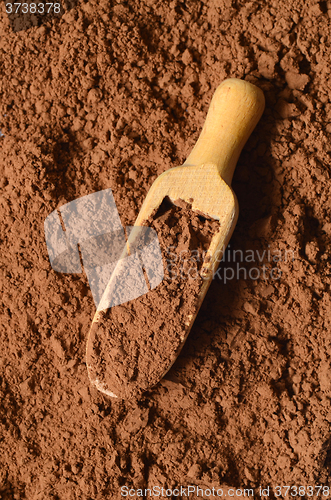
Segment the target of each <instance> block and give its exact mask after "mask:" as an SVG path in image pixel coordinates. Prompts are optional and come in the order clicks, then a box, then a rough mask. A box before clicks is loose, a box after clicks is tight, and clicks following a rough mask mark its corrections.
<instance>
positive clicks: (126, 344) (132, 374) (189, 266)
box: [86, 200, 220, 399]
mask: <svg viewBox="0 0 331 500" xmlns="http://www.w3.org/2000/svg"><path fill="white" fill-rule="evenodd" d="M177 203H178V204H179V206H177ZM191 208H192V206H191V205H189V204H188V203H185V202H184V201H182V200H178V201H177V202H176V205H172V204H171V203H169V202H167V201H166V200H165V201H164V202H163V203H162V204H161V206H160V207H159V209H158V210H157V211H155V212H156V213H154V215H152V216H151V217H150V218H149V219H148V220H147V221H146V225H147V226H150V227H152V228H153V229H154V230H155V231H156V233H157V235H158V239H159V243H160V248H161V251H162V261H163V268H164V278H163V281H162V282H161V283H160V285H158V286H157V287H156V288H154V289H153V290H150V291H149V293H147V294H145V295H142V296H141V297H139V298H137V299H134V300H131V301H129V302H126V303H124V304H121V305H118V306H115V307H112V308H110V309H108V310H105V311H101V312H100V313H98V314H99V315H98V321H96V322H94V323H93V326H92V329H91V332H90V336H89V342H88V347H87V360H86V363H87V364H88V365H89V367H90V368H89V370H90V378H91V380H92V381H93V380H98V383H101V384H102V386H103V388H104V389H105V390H107V391H110V392H112V393H113V394H115V395H116V396H117V397H120V398H128V399H132V398H137V397H138V396H140V394H141V393H142V392H143V391H146V390H147V389H149V388H152V387H153V386H154V385H156V383H157V382H159V380H160V379H161V378H162V377H163V375H164V374H165V372H166V371H168V369H169V368H170V366H171V364H172V363H173V361H174V359H175V358H176V355H177V354H178V352H179V351H180V349H181V348H182V345H183V339H184V337H186V336H187V333H186V332H187V324H186V323H187V322H188V323H190V317H191V318H192V315H194V314H196V312H197V310H198V307H200V304H201V300H200V301H199V294H200V292H201V287H202V284H203V279H202V277H201V275H200V272H201V268H202V264H203V261H204V258H205V255H206V253H207V250H208V248H209V246H210V242H211V239H212V237H213V236H214V235H215V234H216V233H217V231H218V230H219V227H220V224H219V222H218V221H217V220H211V219H208V218H207V219H206V218H204V217H201V216H199V215H198V214H197V213H196V212H193V211H192V209H191Z"/></svg>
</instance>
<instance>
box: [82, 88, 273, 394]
mask: <svg viewBox="0 0 331 500" xmlns="http://www.w3.org/2000/svg"><path fill="white" fill-rule="evenodd" d="M263 110H264V96H263V93H262V91H261V90H260V89H259V88H257V87H255V86H254V85H252V84H250V83H248V82H246V81H244V80H237V79H229V80H225V81H224V82H223V83H222V84H221V85H220V86H219V87H218V88H217V90H216V92H215V94H214V96H213V99H212V101H211V105H210V108H209V111H208V115H207V118H206V122H205V124H204V127H203V129H202V132H201V135H200V137H199V139H198V142H197V143H196V145H195V147H194V148H193V150H192V152H191V154H190V155H189V157H188V158H187V160H186V161H185V163H184V164H183V165H182V166H180V167H175V168H172V169H170V170H168V171H166V172H164V173H163V174H162V175H160V176H159V177H158V178H157V179H156V181H155V182H154V184H153V185H152V187H151V188H150V190H149V192H148V194H147V197H146V199H145V201H144V203H143V205H142V208H141V210H140V213H139V215H138V218H137V220H136V222H135V226H142V225H143V224H144V222H145V221H146V220H147V219H148V218H149V217H150V216H151V215H152V213H153V212H155V210H156V209H157V208H158V207H159V206H160V205H161V203H162V201H163V200H164V198H166V197H168V198H169V199H170V200H171V201H172V202H175V200H178V199H181V200H184V201H186V202H188V203H190V204H191V205H192V210H194V211H198V212H200V213H203V214H206V215H207V216H209V217H210V218H214V219H217V220H218V221H219V223H220V227H219V230H218V231H217V233H216V234H214V236H213V237H212V239H211V243H210V247H209V249H208V251H207V255H206V257H205V259H204V262H203V266H202V276H203V278H204V280H203V284H202V286H201V290H200V294H199V297H198V301H197V307H196V308H195V310H194V311H192V312H191V313H190V314H189V315H188V317H187V321H185V325H186V329H185V331H183V332H181V333H180V340H181V343H182V344H181V347H182V346H183V344H184V342H185V340H186V338H187V336H188V334H189V332H190V330H191V328H192V325H193V323H194V320H195V318H196V316H197V313H198V311H199V308H200V306H201V304H202V301H203V299H204V297H205V295H206V292H207V290H208V287H209V285H210V283H211V280H212V276H213V273H214V272H215V271H216V268H217V266H218V264H219V261H220V258H221V256H222V252H223V251H224V249H225V247H226V245H227V244H228V242H229V240H230V237H231V235H232V232H233V230H234V227H235V224H236V222H237V218H238V203H237V199H236V196H235V194H234V193H233V191H232V189H231V187H230V184H231V180H232V176H233V172H234V169H235V166H236V163H237V160H238V158H239V155H240V153H241V150H242V148H243V146H244V144H245V143H246V141H247V139H248V137H249V135H250V134H251V132H252V131H253V129H254V127H255V126H256V124H257V123H258V121H259V119H260V117H261V115H262V113H263ZM130 236H131V235H130ZM129 242H130V238H129ZM120 263H121V261H119V263H118V265H119V266H120V265H121V264H120ZM115 274H116V269H115V271H114V273H113V275H115ZM110 281H112V279H111V280H110ZM105 294H107V289H106V291H105V293H104V295H105ZM103 312H104V311H100V310H98V311H97V312H96V314H95V317H94V319H93V322H92V326H91V330H90V333H89V338H88V342H87V369H88V374H89V378H90V380H91V382H92V384H93V385H94V386H96V388H97V389H99V390H100V391H101V392H103V393H105V394H107V395H108V396H112V397H123V394H121V391H120V390H119V389H118V384H117V389H116V388H114V387H112V382H111V381H110V380H107V377H105V376H104V373H103V376H100V367H99V366H98V367H97V366H96V360H98V356H100V352H101V351H102V348H101V347H100V342H102V334H103V332H102V327H103V325H102V319H101V318H102V313H103ZM100 332H101V333H100ZM96 335H98V342H96V340H95V339H96ZM100 338H101V341H100ZM179 352H180V349H178V348H177V349H176V350H175V351H174V352H173V353H170V356H169V357H168V364H167V366H160V367H159V372H158V380H160V379H161V378H162V377H163V375H164V374H165V373H166V372H167V371H168V370H169V369H170V367H171V366H172V364H173V363H174V361H175V360H176V358H177V356H178V353H179ZM169 360H170V361H169ZM109 368H110V369H111V367H109ZM148 388H149V387H144V390H147V389H148ZM124 397H125V396H124Z"/></svg>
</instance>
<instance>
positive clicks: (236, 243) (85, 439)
mask: <svg viewBox="0 0 331 500" xmlns="http://www.w3.org/2000/svg"><path fill="white" fill-rule="evenodd" d="M330 30H331V8H330V3H329V2H328V1H318V0H295V1H294V0H279V1H275V0H266V1H265V2H263V3H262V2H259V1H255V0H252V1H249V2H247V1H242V0H238V1H229V0H219V1H217V2H215V1H212V0H186V1H185V2H184V1H181V0H173V1H171V2H164V1H162V2H161V1H158V0H155V1H151V0H142V1H139V2H133V1H132V2H125V1H124V0H123V1H117V0H111V1H105V0H98V1H95V0H89V1H87V2H84V1H79V2H77V6H76V7H74V8H73V9H71V10H70V11H67V12H66V13H65V14H63V16H62V17H61V19H52V20H49V19H48V18H47V17H45V18H44V22H43V25H42V26H40V27H35V28H30V29H29V30H27V31H19V32H17V33H14V32H13V30H12V28H11V25H10V21H9V19H8V17H7V14H6V13H5V7H4V5H3V4H2V8H1V9H0V67H1V78H0V95H1V99H0V130H1V132H2V133H3V134H4V136H2V137H1V138H0V189H1V192H0V214H1V223H0V240H1V252H0V287H1V293H0V311H1V321H0V345H1V350H0V495H1V496H2V497H3V498H4V499H5V500H13V499H14V500H21V499H28V500H44V499H45V498H46V499H52V500H55V499H59V498H60V499H61V500H62V499H65V500H77V499H79V500H91V499H97V500H99V499H104V498H107V499H109V498H112V499H113V498H114V499H116V500H119V499H120V498H123V497H121V494H120V489H121V486H122V485H128V486H129V487H132V488H138V487H144V488H145V487H146V488H147V487H153V486H154V485H160V486H163V487H169V488H170V487H175V486H176V485H183V486H185V485H187V484H193V485H200V486H204V487H209V488H212V487H214V486H215V487H221V486H222V485H228V486H234V487H238V488H244V487H253V488H255V489H256V488H258V487H259V485H260V484H261V485H264V486H268V485H269V486H270V488H271V487H274V486H276V485H289V484H296V485H302V484H303V485H309V484H310V485H315V484H316V485H317V484H324V485H326V486H327V485H328V484H330V468H331V411H330V398H331V377H330V373H331V356H330V352H331V334H330V331H331V182H330V158H331V147H330V144H331V73H330V71H331V68H330V60H331V44H330ZM227 77H237V78H243V79H247V80H249V81H251V82H252V83H255V84H256V85H257V86H259V87H260V88H261V89H262V90H263V91H264V94H265V97H266V110H265V113H264V115H263V117H262V119H261V121H260V122H259V124H258V126H257V127H256V129H255V130H254V132H253V134H252V136H251V138H250V139H249V141H248V143H247V144H246V146H245V148H244V150H243V152H242V154H241V157H240V159H239V162H238V165H237V167H236V171H235V174H234V178H233V190H234V192H235V193H236V195H237V197H238V201H239V207H240V215H239V219H238V223H237V226H236V229H235V231H234V233H233V236H232V239H231V241H230V246H228V250H227V251H226V259H225V261H224V262H223V263H221V265H220V268H219V273H218V275H215V279H214V280H213V281H212V284H211V287H210V289H209V291H208V293H207V295H206V298H205V300H204V302H203V304H202V306H201V309H200V312H199V314H198V317H197V319H196V321H195V323H194V326H193V328H192V331H191V333H190V335H189V338H188V339H187V341H186V343H185V346H184V348H183V350H182V352H181V353H180V355H179V357H178V359H177V361H176V363H175V364H174V366H173V368H172V369H171V370H170V372H169V374H168V375H167V379H164V380H163V381H162V382H161V383H160V384H157V385H156V386H155V388H154V389H153V391H150V392H149V393H148V394H147V395H146V396H145V395H142V397H141V399H140V400H139V401H138V402H134V403H133V402H130V403H128V402H125V401H117V400H114V399H110V398H106V397H104V396H103V395H102V394H101V393H100V392H99V391H97V390H95V389H94V388H93V387H91V385H90V384H89V380H88V376H87V370H86V363H85V349H86V339H87V335H88V332H89V329H90V326H91V322H92V319H93V316H94V314H95V304H94V302H93V298H92V293H91V291H90V289H89V286H88V281H87V279H86V277H85V276H84V274H81V275H74V274H72V275H71V274H61V273H57V272H55V271H54V270H53V269H52V268H51V265H50V262H49V258H48V253H47V248H46V244H45V235H44V220H45V218H46V217H47V216H48V215H49V214H50V213H51V212H52V211H53V210H55V209H56V208H59V207H61V206H63V205H64V204H65V203H67V202H70V201H72V200H75V199H76V198H79V197H81V196H84V195H87V194H91V193H95V192H97V191H100V190H102V189H107V188H111V189H112V192H113V194H114V197H115V200H116V205H117V208H118V211H119V213H120V216H121V220H122V224H123V226H132V225H133V224H134V222H135V220H136V217H137V215H138V213H139V210H140V207H141V205H142V203H143V201H144V199H145V197H146V194H147V192H148V190H149V188H150V186H151V185H152V183H153V181H154V179H155V178H156V177H157V176H158V175H159V174H161V173H162V172H164V171H165V170H167V169H169V168H171V167H174V166H176V165H181V164H183V162H184V161H185V159H186V158H187V156H188V155H189V153H190V151H191V149H192V147H193V146H194V144H195V141H196V140H197V139H198V135H199V133H200V131H201V128H202V126H203V123H204V120H205V118H206V114H207V111H208V107H209V104H210V101H211V98H212V95H213V92H214V91H215V89H216V88H217V86H218V85H219V84H220V83H221V82H222V81H223V80H224V79H225V78H227ZM236 251H237V252H239V251H242V252H243V259H240V254H239V253H237V254H236V256H237V261H234V255H233V254H234V252H236ZM252 251H253V254H252V253H251V254H250V260H249V259H248V256H249V252H252ZM286 251H289V252H290V253H289V258H287V259H286V254H285V252H286ZM268 252H270V255H271V257H269V254H268ZM291 252H293V255H294V260H292V257H290V255H291ZM274 258H275V260H273V259H274ZM245 259H246V260H245ZM252 259H254V260H252ZM237 264H239V266H240V268H244V269H243V270H240V272H237ZM263 265H265V266H266V267H267V268H268V271H266V273H265V276H264V274H263V272H262V266H263ZM271 269H272V270H273V274H272V275H271ZM245 270H246V274H245V272H244V271H245ZM252 270H253V272H251V276H250V275H249V271H252ZM225 271H226V276H231V275H232V271H233V277H232V279H227V280H226V282H225V279H224V277H225ZM278 271H281V276H280V277H279V273H278ZM253 278H254V279H253ZM275 278H277V279H275ZM288 495H289V494H288ZM270 497H271V490H270ZM192 498H194V496H192ZM200 498H201V497H200Z"/></svg>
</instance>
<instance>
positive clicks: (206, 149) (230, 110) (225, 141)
mask: <svg viewBox="0 0 331 500" xmlns="http://www.w3.org/2000/svg"><path fill="white" fill-rule="evenodd" d="M264 106H265V100H264V95H263V92H262V90H261V89H259V88H258V87H256V86H255V85H253V84H251V83H249V82H246V81H245V80H239V79H237V78H229V79H228V80H225V81H224V82H222V83H221V85H219V86H218V87H217V89H216V91H215V93H214V95H213V98H212V101H211V103H210V107H209V111H208V114H207V118H206V121H205V124H204V126H203V129H202V132H201V134H200V137H199V139H198V141H197V143H196V144H195V146H194V148H193V150H192V151H191V153H190V155H189V157H188V158H187V160H186V161H185V163H184V165H203V164H206V163H213V164H215V165H217V168H218V171H219V174H220V176H221V177H222V178H223V180H224V181H225V182H226V183H227V184H228V185H231V181H232V176H233V172H234V169H235V166H236V163H237V161H238V158H239V155H240V153H241V150H242V148H243V147H244V145H245V143H246V141H247V139H248V137H249V136H250V134H251V133H252V131H253V130H254V128H255V126H256V124H257V122H258V121H259V119H260V118H261V116H262V113H263V110H264Z"/></svg>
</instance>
